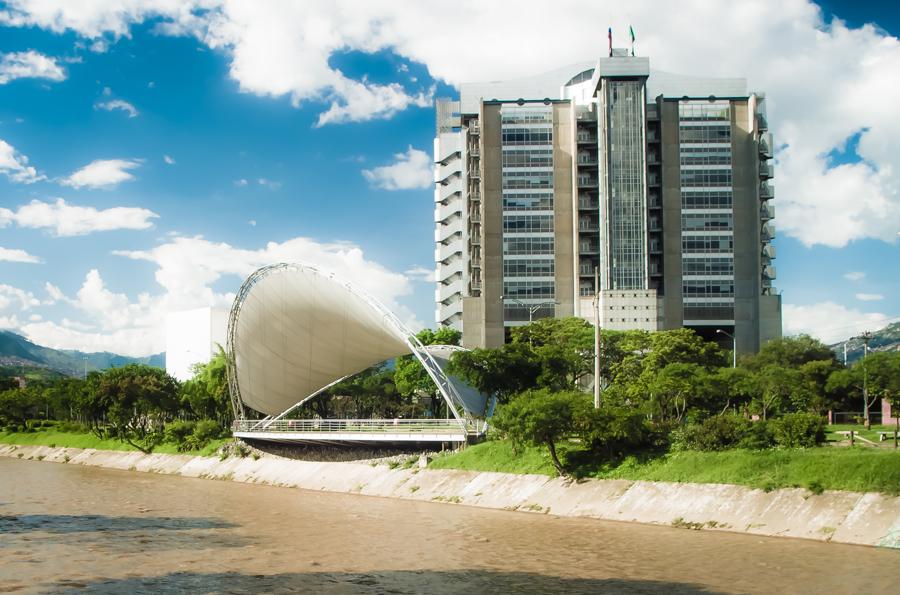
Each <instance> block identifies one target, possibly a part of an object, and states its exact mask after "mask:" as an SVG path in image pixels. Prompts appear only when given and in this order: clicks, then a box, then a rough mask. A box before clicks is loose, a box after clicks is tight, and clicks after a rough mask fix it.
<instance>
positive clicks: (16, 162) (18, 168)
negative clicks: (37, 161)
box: [0, 139, 45, 184]
mask: <svg viewBox="0 0 900 595" xmlns="http://www.w3.org/2000/svg"><path fill="white" fill-rule="evenodd" d="M0 174H3V175H5V176H6V177H7V178H9V179H10V180H11V181H13V182H19V183H23V184H33V183H34V182H38V181H40V180H43V179H45V177H44V176H42V175H39V174H38V173H37V170H36V169H34V168H33V167H31V166H30V165H28V157H26V156H25V155H22V154H21V153H19V152H18V151H16V150H15V149H14V148H13V146H12V145H11V144H9V143H8V142H6V141H5V140H3V139H0Z"/></svg>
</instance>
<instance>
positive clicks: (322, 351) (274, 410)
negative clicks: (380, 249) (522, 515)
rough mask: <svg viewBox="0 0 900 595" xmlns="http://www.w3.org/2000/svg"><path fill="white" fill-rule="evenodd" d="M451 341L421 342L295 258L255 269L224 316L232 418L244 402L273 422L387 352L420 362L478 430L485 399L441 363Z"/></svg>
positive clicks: (241, 413) (374, 305)
mask: <svg viewBox="0 0 900 595" xmlns="http://www.w3.org/2000/svg"><path fill="white" fill-rule="evenodd" d="M457 349H461V348H459V347H455V346H428V347H426V346H425V345H423V344H422V343H421V342H420V341H419V339H418V338H417V337H416V336H415V334H414V333H413V332H412V331H411V330H410V329H409V328H407V327H406V325H404V324H403V323H402V322H401V321H400V320H399V319H398V318H397V316H396V315H395V314H394V313H393V312H391V311H390V310H389V309H388V308H387V307H385V306H384V305H383V304H382V303H381V302H379V301H378V300H377V299H375V298H374V297H373V296H371V295H369V294H368V293H367V292H365V291H363V290H362V289H360V288H358V287H356V286H354V285H353V284H352V283H349V282H347V281H344V280H341V279H339V278H338V277H337V276H336V275H334V274H333V273H330V272H327V271H324V270H322V269H320V268H318V267H316V266H313V265H309V264H303V263H279V264H273V265H269V266H265V267H262V268H260V269H258V270H257V271H255V272H254V273H252V274H251V275H250V276H249V277H248V278H247V279H246V280H245V281H244V283H243V284H242V285H241V288H240V290H239V291H238V293H237V295H236V297H235V300H234V304H233V306H232V308H231V312H230V314H229V318H228V331H227V350H228V386H229V392H230V396H231V402H232V407H233V408H234V413H235V418H236V419H243V418H244V417H245V406H246V407H250V408H252V409H254V410H256V411H259V412H261V413H263V414H264V415H266V416H267V417H266V418H265V419H263V420H261V421H260V422H259V426H258V427H259V428H260V429H264V428H265V427H266V426H268V425H270V424H272V423H274V422H277V421H278V420H280V419H281V418H282V417H283V416H285V415H286V414H288V413H289V412H290V411H292V410H294V409H295V408H297V407H299V406H301V405H303V404H304V403H306V402H307V401H309V400H310V399H312V398H314V397H315V396H317V395H319V394H320V393H322V392H323V391H325V390H327V389H328V388H330V387H332V386H334V385H335V384H337V383H338V382H340V381H341V380H344V379H345V378H347V377H349V376H352V375H354V374H357V373H359V372H361V371H363V370H365V369H367V368H369V367H371V366H372V365H375V364H377V363H379V362H382V361H385V360H388V359H391V358H393V357H397V356H401V355H408V354H412V355H413V356H415V357H416V358H417V359H418V360H419V362H421V364H422V365H423V367H424V368H425V370H426V372H427V373H428V375H429V377H430V378H431V380H432V381H433V382H434V383H435V386H436V387H437V389H438V391H439V392H440V394H441V396H442V397H443V399H444V400H445V402H446V403H447V405H448V409H449V411H450V412H451V413H452V415H453V418H454V419H455V421H456V422H457V423H458V424H459V425H460V426H461V427H463V428H473V427H479V426H480V429H479V431H483V429H484V422H483V418H484V415H485V408H486V405H487V399H486V398H485V396H484V395H481V394H480V393H478V392H477V391H475V390H474V389H472V388H471V387H468V386H466V385H465V384H464V383H462V382H460V381H459V380H458V379H455V378H453V377H450V376H448V375H447V374H446V373H445V372H444V370H443V366H444V365H445V364H446V362H447V361H448V360H449V357H450V355H451V354H452V352H453V351H455V350H457Z"/></svg>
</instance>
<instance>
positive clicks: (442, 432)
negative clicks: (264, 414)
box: [232, 419, 485, 444]
mask: <svg viewBox="0 0 900 595" xmlns="http://www.w3.org/2000/svg"><path fill="white" fill-rule="evenodd" d="M232 430H233V432H234V436H235V437H236V438H242V439H251V440H265V441H269V442H282V443H289V444H385V443H403V442H456V443H461V442H467V441H469V440H471V439H477V438H479V437H481V436H483V435H484V430H485V427H484V424H483V423H480V424H479V423H473V422H464V423H460V422H459V421H457V420H455V419H277V420H269V419H260V420H248V419H241V420H236V421H235V422H234V424H233V425H232Z"/></svg>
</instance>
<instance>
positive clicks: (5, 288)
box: [0, 283, 41, 311]
mask: <svg viewBox="0 0 900 595" xmlns="http://www.w3.org/2000/svg"><path fill="white" fill-rule="evenodd" d="M40 305H41V301H40V300H39V299H37V298H36V297H34V294H33V293H31V292H30V291H25V290H24V289H19V288H18V287H13V286H12V285H6V284H4V283H0V311H2V310H6V309H8V308H11V307H17V308H18V309H19V310H21V311H25V310H29V309H31V308H34V307H35V306H40Z"/></svg>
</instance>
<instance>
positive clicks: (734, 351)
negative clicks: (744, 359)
mask: <svg viewBox="0 0 900 595" xmlns="http://www.w3.org/2000/svg"><path fill="white" fill-rule="evenodd" d="M716 333H717V334H722V335H725V336H726V337H731V367H732V368H737V339H735V338H734V335H732V334H731V333H729V332H726V331H723V330H722V329H720V328H717V329H716Z"/></svg>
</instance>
